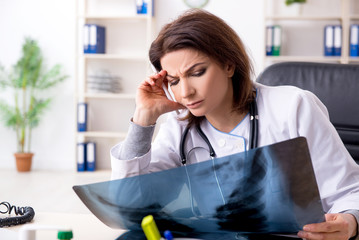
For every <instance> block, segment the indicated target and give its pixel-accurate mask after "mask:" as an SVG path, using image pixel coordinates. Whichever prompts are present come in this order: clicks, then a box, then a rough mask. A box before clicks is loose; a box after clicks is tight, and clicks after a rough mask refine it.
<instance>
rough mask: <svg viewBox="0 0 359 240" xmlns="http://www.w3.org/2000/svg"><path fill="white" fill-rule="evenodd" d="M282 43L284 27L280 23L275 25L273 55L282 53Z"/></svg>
mask: <svg viewBox="0 0 359 240" xmlns="http://www.w3.org/2000/svg"><path fill="white" fill-rule="evenodd" d="M281 44H282V28H281V27H280V26H279V25H275V26H273V49H272V54H273V56H279V55H280V47H281Z"/></svg>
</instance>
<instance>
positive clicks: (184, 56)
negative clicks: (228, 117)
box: [161, 49, 234, 118]
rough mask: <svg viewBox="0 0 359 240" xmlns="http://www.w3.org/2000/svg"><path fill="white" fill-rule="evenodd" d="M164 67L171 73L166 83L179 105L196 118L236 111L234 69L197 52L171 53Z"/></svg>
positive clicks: (168, 54) (167, 56)
mask: <svg viewBox="0 0 359 240" xmlns="http://www.w3.org/2000/svg"><path fill="white" fill-rule="evenodd" d="M161 65H162V68H163V69H164V70H166V71H167V76H166V80H167V81H168V84H169V86H170V88H171V90H172V92H173V94H174V96H175V98H176V101H177V102H179V103H180V104H182V105H183V106H185V107H186V108H188V109H189V111H191V113H192V114H193V115H194V116H197V117H199V116H206V117H207V118H208V117H215V116H216V115H217V116H218V114H223V113H225V112H228V111H231V110H232V102H233V91H232V81H231V77H232V76H233V73H234V69H233V68H232V67H230V66H228V65H227V66H225V67H224V68H222V67H221V66H220V65H219V64H217V62H216V61H214V60H212V59H211V58H209V57H208V56H207V55H205V54H203V53H201V52H199V51H196V50H193V49H183V50H177V51H174V52H170V53H167V54H166V55H164V56H163V57H162V58H161Z"/></svg>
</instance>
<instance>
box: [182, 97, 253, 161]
mask: <svg viewBox="0 0 359 240" xmlns="http://www.w3.org/2000/svg"><path fill="white" fill-rule="evenodd" d="M249 116H250V128H249V149H253V148H256V147H257V144H258V110H257V102H256V99H254V100H253V101H252V102H251V104H250V105H249ZM195 127H196V130H197V133H198V134H199V135H200V136H201V138H202V139H203V140H204V141H205V142H206V144H207V145H208V148H209V155H210V157H211V158H214V157H215V156H216V153H215V151H214V149H213V147H212V145H211V143H210V142H209V140H208V138H207V136H206V134H204V132H203V131H202V129H201V127H200V125H199V124H196V126H195ZM190 128H191V126H187V127H186V129H185V130H184V132H183V134H182V136H181V142H180V155H181V163H182V164H183V165H186V163H187V157H186V154H185V141H186V138H187V135H188V131H189V129H190Z"/></svg>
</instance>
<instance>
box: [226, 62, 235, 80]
mask: <svg viewBox="0 0 359 240" xmlns="http://www.w3.org/2000/svg"><path fill="white" fill-rule="evenodd" d="M224 70H225V71H226V72H227V76H228V77H229V78H231V77H233V75H234V70H235V67H234V65H233V64H226V65H225V66H224Z"/></svg>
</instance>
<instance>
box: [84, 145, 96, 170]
mask: <svg viewBox="0 0 359 240" xmlns="http://www.w3.org/2000/svg"><path fill="white" fill-rule="evenodd" d="M95 169H96V143H95V142H87V143H86V170H87V171H95Z"/></svg>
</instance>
